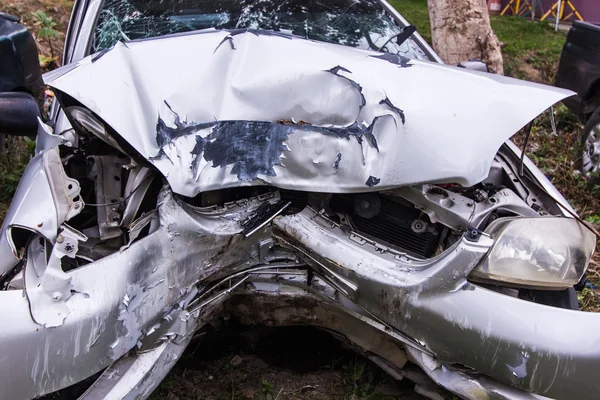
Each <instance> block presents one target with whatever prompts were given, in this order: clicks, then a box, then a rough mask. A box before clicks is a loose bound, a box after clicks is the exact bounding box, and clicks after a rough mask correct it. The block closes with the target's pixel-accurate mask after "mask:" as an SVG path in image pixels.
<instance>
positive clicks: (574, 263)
mask: <svg viewBox="0 0 600 400" xmlns="http://www.w3.org/2000/svg"><path fill="white" fill-rule="evenodd" d="M486 233H488V234H490V235H491V236H492V237H493V238H494V239H495V242H494V245H493V247H492V249H491V250H490V252H489V254H488V256H487V257H486V258H485V260H484V261H483V262H482V263H481V264H480V265H479V266H477V267H476V268H475V269H474V270H473V271H472V272H471V277H472V278H474V280H482V281H488V282H489V281H493V282H503V283H507V284H512V285H515V286H522V287H534V288H556V289H560V288H567V287H571V286H573V285H575V284H576V283H577V282H579V279H581V276H582V275H583V273H584V272H585V270H586V269H587V267H588V264H589V262H590V259H591V257H592V255H593V253H594V248H595V247H596V237H595V236H594V234H593V233H592V232H590V231H589V230H588V229H587V228H586V227H584V226H583V225H581V224H580V223H579V222H578V221H577V220H575V219H572V218H554V217H540V218H516V219H508V220H507V219H499V220H496V221H494V222H492V223H491V224H490V225H489V226H488V228H487V229H486Z"/></svg>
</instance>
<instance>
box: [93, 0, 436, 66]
mask: <svg viewBox="0 0 600 400" xmlns="http://www.w3.org/2000/svg"><path fill="white" fill-rule="evenodd" d="M208 28H215V29H249V28H250V29H267V30H273V31H280V32H284V33H289V34H293V35H297V36H302V37H305V38H307V39H312V40H318V41H322V42H329V43H336V44H341V45H345V46H351V47H357V48H360V49H369V50H378V49H379V48H380V47H381V46H383V45H384V44H385V43H386V41H387V40H388V39H389V38H391V37H393V36H394V35H397V34H398V33H399V32H400V31H401V30H402V27H401V26H400V24H399V23H398V22H397V21H396V20H395V19H394V17H393V16H392V15H391V14H390V13H388V12H387V11H386V10H385V9H384V7H383V6H382V5H381V4H380V3H379V2H378V1H377V0H335V1H328V2H327V3H324V2H321V1H314V0H309V1H306V0H241V1H239V0H236V1H233V0H106V1H104V4H103V6H102V10H101V11H100V17H99V19H98V23H97V25H96V29H95V31H94V41H93V45H92V51H93V52H96V51H100V50H103V49H106V48H109V47H111V46H114V45H115V44H116V43H117V42H118V41H120V40H122V41H128V40H134V39H143V38H150V37H156V36H162V35H167V34H172V33H181V32H189V31H194V30H201V29H208ZM382 51H385V52H388V53H393V54H400V55H403V56H406V57H409V58H416V59H429V57H428V56H427V54H426V53H425V52H424V51H423V50H422V49H421V47H420V46H419V45H418V44H417V43H416V42H415V41H414V40H412V39H409V40H407V41H405V42H404V43H403V44H401V45H398V44H397V43H396V42H395V41H394V40H392V41H390V42H389V43H388V44H387V45H386V46H385V48H383V49H382Z"/></svg>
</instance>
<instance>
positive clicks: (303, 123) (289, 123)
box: [276, 119, 309, 125]
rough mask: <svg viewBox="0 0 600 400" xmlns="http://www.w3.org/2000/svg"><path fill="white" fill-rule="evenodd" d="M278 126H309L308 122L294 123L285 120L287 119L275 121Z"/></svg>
mask: <svg viewBox="0 0 600 400" xmlns="http://www.w3.org/2000/svg"><path fill="white" fill-rule="evenodd" d="M276 122H277V123H278V124H282V125H309V123H308V122H306V121H302V120H300V121H297V122H294V121H292V120H287V119H280V120H279V121H276Z"/></svg>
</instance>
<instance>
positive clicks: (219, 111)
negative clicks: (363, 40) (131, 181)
mask: <svg viewBox="0 0 600 400" xmlns="http://www.w3.org/2000/svg"><path fill="white" fill-rule="evenodd" d="M228 36H230V33H229V32H227V31H207V32H203V31H200V32H198V33H194V34H186V35H173V36H169V37H164V38H161V40H142V41H133V42H128V43H127V45H124V44H122V43H119V44H117V45H116V46H115V47H114V48H112V49H111V50H109V51H107V52H106V53H103V55H102V57H101V58H94V56H90V57H88V58H86V59H84V60H81V61H80V62H78V63H77V65H76V66H72V65H70V66H67V67H65V69H64V70H61V69H59V70H57V71H54V72H52V73H50V74H47V75H45V81H46V83H47V84H49V85H50V86H52V87H53V88H55V89H56V90H57V91H58V92H64V93H66V94H68V95H69V96H71V97H72V98H74V99H76V100H77V101H79V102H80V103H82V104H83V105H85V106H86V107H88V108H89V109H90V110H91V111H93V112H94V113H96V114H97V115H99V116H100V118H102V119H103V120H104V122H105V123H107V124H108V125H109V126H110V127H112V128H113V129H114V130H115V131H116V132H117V133H118V134H119V135H121V136H122V137H123V138H124V139H125V140H126V141H127V142H128V143H129V144H131V145H132V146H133V147H134V148H135V149H136V150H137V151H138V152H139V153H140V154H141V155H142V156H144V157H145V158H147V159H148V160H150V162H151V163H153V164H154V165H155V166H156V167H157V168H158V169H159V170H160V171H161V173H162V174H163V175H164V176H165V177H166V178H167V180H168V181H169V184H170V185H171V187H172V189H173V191H174V192H176V193H178V194H182V195H185V196H194V195H196V194H198V193H199V192H201V191H207V190H213V189H222V188H226V187H237V186H243V185H249V184H253V185H258V184H270V185H273V186H277V187H281V188H285V189H294V190H305V191H327V192H364V191H371V190H383V189H389V188H393V187H398V186H405V185H410V184H417V183H424V182H449V181H452V182H457V183H461V184H464V185H472V184H475V183H477V182H480V181H481V180H483V179H484V178H485V177H486V175H487V173H488V171H489V168H490V165H491V162H492V160H493V157H494V155H495V154H496V152H497V150H498V148H499V147H500V146H501V144H502V143H503V142H505V141H506V140H507V139H508V138H509V137H510V136H512V135H513V134H514V133H515V132H516V131H518V130H519V129H520V128H521V127H522V126H524V125H525V124H526V123H527V122H529V121H530V120H531V119H533V118H535V117H536V116H537V115H538V114H539V113H541V112H542V111H543V110H544V109H546V108H548V107H549V106H551V105H552V104H554V103H556V102H557V101H560V100H561V99H563V98H565V97H568V96H569V95H571V92H568V91H565V90H562V89H557V88H552V87H548V86H543V85H537V84H533V83H529V82H523V81H518V80H514V79H510V78H506V77H501V76H496V75H491V74H484V73H475V72H471V71H467V70H464V69H460V68H454V67H448V66H443V65H439V64H435V63H429V62H424V61H416V60H410V61H408V60H406V59H403V58H400V57H394V56H393V55H381V54H380V53H375V52H369V51H363V50H358V49H354V48H346V47H344V46H339V45H333V44H327V43H317V42H312V41H308V40H304V39H299V38H295V37H294V38H292V39H290V38H289V37H279V36H276V35H257V34H255V33H251V32H246V33H238V34H236V35H235V36H232V37H231V39H227V37H228ZM224 40H230V41H231V42H233V44H234V45H235V46H234V47H232V46H220V44H221V43H222V42H223V41H224ZM409 67H410V68H409ZM59 97H60V95H59ZM124 110H126V112H124ZM384 117H385V118H384ZM166 132H170V134H166V135H165V133H166ZM353 132H354V133H353ZM332 133H334V134H332ZM338 133H345V134H338ZM242 134H243V135H245V136H243V137H242V136H240V135H242ZM352 136H354V137H355V138H356V140H353V139H352ZM363 136H364V137H365V138H366V139H368V140H362V137H363ZM359 139H361V140H359ZM231 143H236V145H237V147H235V148H231V146H228V144H231ZM211 146H212V147H214V148H215V149H219V150H221V149H224V148H227V152H226V154H223V155H221V154H220V153H219V154H217V155H216V156H215V152H214V151H213V152H212V153H211V151H210V148H211ZM207 150H209V151H208V152H207ZM340 155H341V156H340Z"/></svg>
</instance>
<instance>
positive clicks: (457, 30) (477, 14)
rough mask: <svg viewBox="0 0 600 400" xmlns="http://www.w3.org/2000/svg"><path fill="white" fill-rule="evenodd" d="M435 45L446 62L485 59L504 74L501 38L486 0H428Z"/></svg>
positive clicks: (493, 68) (455, 62) (499, 72)
mask: <svg viewBox="0 0 600 400" xmlns="http://www.w3.org/2000/svg"><path fill="white" fill-rule="evenodd" d="M427 1H428V5H429V19H430V21H431V36H432V39H433V48H434V49H435V51H436V52H437V53H438V54H439V55H440V57H441V58H442V60H444V62H445V63H446V64H450V65H457V64H459V63H461V62H463V61H468V60H481V61H483V62H485V63H486V64H487V65H488V67H489V69H490V72H493V73H496V74H504V67H503V63H502V52H501V50H500V42H499V41H498V38H497V37H496V35H495V34H494V31H492V27H491V26H490V16H489V15H488V11H487V7H486V3H485V1H484V0H427Z"/></svg>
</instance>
